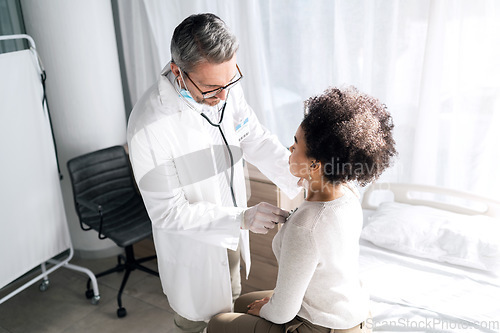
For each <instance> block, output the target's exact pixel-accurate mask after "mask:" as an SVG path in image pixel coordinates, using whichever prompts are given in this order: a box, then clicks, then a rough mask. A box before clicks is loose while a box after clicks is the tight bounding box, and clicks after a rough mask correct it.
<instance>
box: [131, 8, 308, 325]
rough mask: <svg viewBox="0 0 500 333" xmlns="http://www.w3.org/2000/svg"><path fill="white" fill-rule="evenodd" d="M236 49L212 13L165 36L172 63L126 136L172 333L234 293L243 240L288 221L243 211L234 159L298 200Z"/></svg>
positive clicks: (284, 156) (246, 254) (226, 303)
mask: <svg viewBox="0 0 500 333" xmlns="http://www.w3.org/2000/svg"><path fill="white" fill-rule="evenodd" d="M237 50H238V41H237V39H236V37H235V36H234V35H233V34H232V33H231V31H230V30H229V28H228V27H227V26H226V24H225V23H224V22H223V21H222V20H221V19H220V18H219V17H217V16H215V15H213V14H199V15H192V16H189V17H188V18H186V19H185V20H184V21H183V22H182V23H181V24H179V26H177V28H176V29H175V31H174V34H173V37H172V42H171V54H172V60H171V62H170V63H169V64H168V65H167V66H166V67H165V69H164V70H163V71H162V73H161V76H160V78H159V80H158V82H157V83H155V84H154V85H153V86H152V87H151V88H150V89H149V90H148V91H146V93H145V94H144V95H143V96H142V98H141V99H140V100H139V101H138V102H137V104H136V105H135V107H134V110H133V111H132V113H131V116H130V119H129V125H128V131H127V141H128V145H129V149H130V160H131V163H132V167H133V170H134V175H135V178H136V181H137V184H138V187H139V190H140V192H141V194H142V196H143V199H144V202H145V204H146V208H147V210H148V213H149V216H150V218H151V221H152V225H153V237H154V242H155V248H156V253H157V256H158V269H159V272H160V278H161V282H162V286H163V290H164V292H165V294H166V295H167V297H168V301H169V304H170V306H171V307H172V309H173V310H174V311H175V312H176V314H175V324H176V329H177V330H178V331H180V332H200V331H202V330H203V329H204V327H205V326H206V321H208V320H209V319H210V318H211V317H212V316H214V315H216V314H218V313H220V312H225V311H230V309H231V306H232V300H233V299H234V298H235V297H237V296H238V295H239V293H240V291H241V284H240V253H241V256H242V257H243V260H244V261H245V264H246V272H247V276H248V272H249V269H250V246H249V239H248V232H249V231H252V232H255V233H267V232H268V230H269V229H272V228H274V227H275V225H276V224H277V223H282V222H284V221H285V218H286V217H287V216H288V213H287V212H285V211H283V210H281V209H280V208H278V207H275V206H273V205H270V204H268V203H260V204H258V205H256V206H253V207H250V208H247V205H246V202H247V198H246V187H245V186H246V185H245V178H244V170H243V159H244V160H246V161H248V162H250V163H252V164H254V165H255V166H257V167H258V168H259V169H260V170H261V171H262V172H263V173H264V174H265V175H266V176H267V177H268V178H269V179H271V180H272V181H273V182H274V183H275V184H277V185H278V186H279V187H280V188H281V189H282V190H283V191H284V192H285V193H286V194H287V195H288V196H289V197H294V196H295V195H296V194H298V192H299V191H300V189H299V187H298V186H297V181H298V178H295V177H293V176H292V175H290V173H289V172H288V156H289V152H288V151H287V149H286V148H285V147H284V146H283V145H282V144H281V143H280V142H279V141H278V140H277V138H276V137H275V136H273V135H271V134H270V133H269V131H268V130H267V129H265V128H264V127H263V126H262V125H261V124H260V123H259V121H258V119H257V117H256V116H255V113H254V111H253V110H252V108H251V107H250V106H249V105H248V104H247V103H246V101H245V98H244V95H243V90H242V89H241V85H240V84H239V83H240V82H241V80H242V78H243V74H242V71H241V69H240V68H239V67H238V65H237V61H236V51H237Z"/></svg>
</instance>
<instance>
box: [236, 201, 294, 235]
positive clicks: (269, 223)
mask: <svg viewBox="0 0 500 333" xmlns="http://www.w3.org/2000/svg"><path fill="white" fill-rule="evenodd" d="M288 215H290V213H289V212H287V211H285V210H283V209H281V208H278V207H276V206H274V205H271V204H270V203H267V202H261V203H259V204H257V205H255V206H253V207H250V208H248V209H247V210H245V211H244V213H243V221H242V224H241V226H242V228H243V229H247V230H250V231H251V232H254V233H256V234H267V231H268V230H269V229H273V228H274V226H276V225H277V224H278V223H284V222H285V220H286V218H287V217H288Z"/></svg>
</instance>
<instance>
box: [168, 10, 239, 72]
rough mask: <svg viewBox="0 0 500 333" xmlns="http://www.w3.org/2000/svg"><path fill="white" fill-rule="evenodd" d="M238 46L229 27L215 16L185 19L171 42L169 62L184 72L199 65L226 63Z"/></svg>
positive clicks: (197, 16)
mask: <svg viewBox="0 0 500 333" xmlns="http://www.w3.org/2000/svg"><path fill="white" fill-rule="evenodd" d="M238 47H239V44H238V40H237V39H236V36H235V35H234V34H233V33H232V32H231V31H230V30H229V27H228V26H227V25H226V24H225V23H224V21H222V20H221V19H220V18H219V17H217V16H216V15H214V14H210V13H207V14H195V15H191V16H189V17H187V18H186V19H185V20H184V21H182V22H181V23H180V24H179V25H178V26H177V28H175V30H174V34H173V36H172V41H171V43H170V53H171V54H172V62H173V63H175V64H176V65H177V66H179V67H180V68H181V69H182V70H183V71H185V72H191V71H192V70H193V68H194V67H195V66H196V65H198V64H199V63H202V62H209V63H215V64H220V63H223V62H226V61H229V60H230V59H231V58H232V57H233V56H234V54H235V53H236V51H237V50H238Z"/></svg>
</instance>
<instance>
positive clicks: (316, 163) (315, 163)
mask: <svg viewBox="0 0 500 333" xmlns="http://www.w3.org/2000/svg"><path fill="white" fill-rule="evenodd" d="M320 167H321V162H320V161H318V160H316V161H312V162H311V169H313V170H315V171H316V170H317V169H319V168H320Z"/></svg>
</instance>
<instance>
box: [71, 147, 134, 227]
mask: <svg viewBox="0 0 500 333" xmlns="http://www.w3.org/2000/svg"><path fill="white" fill-rule="evenodd" d="M67 165H68V170H69V174H70V178H71V184H72V187H73V195H74V199H75V208H76V211H77V214H78V217H79V218H80V220H81V219H82V218H85V217H86V216H88V215H89V214H90V215H95V214H93V213H92V212H90V210H89V209H88V208H86V207H84V206H82V205H78V204H77V200H78V199H83V200H86V201H89V202H93V203H98V204H101V205H104V204H107V203H111V202H120V201H121V202H123V200H124V199H125V198H130V197H132V196H134V195H138V194H137V193H136V189H135V185H134V181H133V176H132V170H131V167H130V164H129V160H128V156H127V154H126V152H125V149H124V148H123V147H122V146H114V147H110V148H106V149H101V150H98V151H95V152H91V153H88V154H85V155H82V156H78V157H76V158H73V159H71V160H70V161H68V164H67ZM118 198H120V200H117V199H118Z"/></svg>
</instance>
